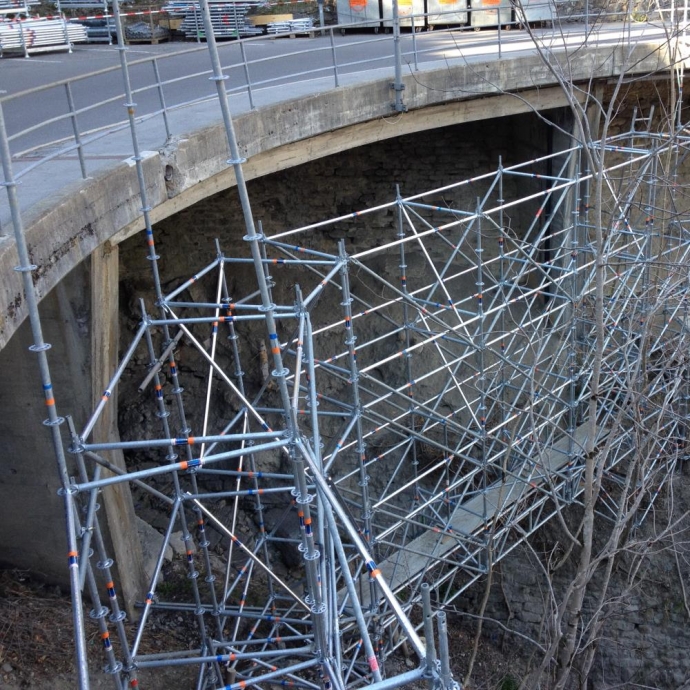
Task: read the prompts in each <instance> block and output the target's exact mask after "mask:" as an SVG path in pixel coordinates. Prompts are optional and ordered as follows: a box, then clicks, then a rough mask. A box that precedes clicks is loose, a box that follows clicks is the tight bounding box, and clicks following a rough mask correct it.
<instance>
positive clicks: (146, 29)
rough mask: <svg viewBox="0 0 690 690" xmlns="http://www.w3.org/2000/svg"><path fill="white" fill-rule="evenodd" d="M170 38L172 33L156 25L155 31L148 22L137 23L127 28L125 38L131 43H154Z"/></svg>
mask: <svg viewBox="0 0 690 690" xmlns="http://www.w3.org/2000/svg"><path fill="white" fill-rule="evenodd" d="M169 37H170V32H169V31H168V30H167V29H164V28H163V27H162V26H159V25H158V24H154V26H153V30H152V29H151V24H150V23H148V22H143V21H142V22H135V23H134V24H129V25H128V26H126V27H125V38H126V39H128V40H130V41H153V40H161V39H165V38H169Z"/></svg>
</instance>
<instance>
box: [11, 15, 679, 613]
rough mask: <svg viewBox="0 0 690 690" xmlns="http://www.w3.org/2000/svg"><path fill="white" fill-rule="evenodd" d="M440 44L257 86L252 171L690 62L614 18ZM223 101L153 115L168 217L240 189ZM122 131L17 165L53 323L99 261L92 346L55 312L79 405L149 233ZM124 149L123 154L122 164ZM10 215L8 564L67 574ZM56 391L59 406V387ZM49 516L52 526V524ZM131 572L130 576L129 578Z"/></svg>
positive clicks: (123, 556)
mask: <svg viewBox="0 0 690 690" xmlns="http://www.w3.org/2000/svg"><path fill="white" fill-rule="evenodd" d="M433 39H434V41H436V44H434V46H433V48H432V49H430V50H429V52H428V54H426V57H425V58H424V59H420V60H419V62H418V64H417V65H416V66H415V65H414V63H413V60H412V59H410V62H409V64H408V67H407V69H406V70H404V72H403V75H402V81H401V83H400V84H398V85H397V88H396V84H395V83H394V80H395V77H394V72H393V71H392V69H391V68H388V67H387V68H380V67H374V68H372V69H370V70H369V69H367V70H362V69H358V70H357V71H356V72H350V73H343V74H339V76H338V81H339V84H338V86H337V87H334V86H333V83H332V79H331V78H330V77H318V78H315V79H311V80H309V81H290V80H289V78H286V80H285V81H284V83H281V85H280V86H279V87H274V88H271V89H265V90H261V89H256V90H254V91H253V92H252V93H251V94H250V93H248V92H247V91H246V89H245V90H241V89H240V93H239V94H238V95H237V96H233V107H234V125H235V130H236V133H237V139H238V141H239V144H240V147H241V153H242V155H243V156H244V157H246V159H247V161H246V163H245V165H244V173H245V176H246V178H247V179H249V180H251V179H255V178H260V177H262V176H265V175H268V174H270V173H273V172H277V171H281V170H285V169H288V168H290V167H293V166H298V165H301V164H302V163H305V162H307V161H311V160H314V159H317V158H321V157H326V156H329V155H332V154H334V153H338V152H343V151H347V150H349V149H352V148H355V147H359V146H363V145H366V144H370V143H373V142H377V141H382V140H384V139H390V138H394V137H399V136H402V135H405V134H410V133H415V132H420V131H424V130H428V129H436V128H442V127H446V126H450V125H455V124H459V123H464V122H471V121H475V120H483V119H488V118H498V117H503V116H508V115H516V114H520V113H528V112H534V111H536V112H539V111H546V110H552V109H555V108H563V107H567V106H568V105H569V104H570V103H572V101H573V100H576V101H578V102H580V103H581V104H582V105H583V106H584V107H585V108H586V107H588V104H589V103H591V102H592V100H593V99H596V98H597V97H598V95H599V96H600V94H601V87H602V85H604V84H606V83H607V82H608V81H609V80H616V79H618V78H620V77H622V76H624V75H625V76H634V75H644V76H645V77H651V78H652V79H656V78H659V79H668V78H669V73H670V72H669V70H670V69H671V68H672V67H673V66H674V64H677V62H678V57H677V56H678V55H681V58H682V59H684V54H685V53H684V49H685V48H684V44H682V45H681V42H680V39H679V37H677V36H673V37H672V38H671V39H669V37H668V36H666V34H665V32H664V30H663V29H654V28H652V27H648V26H640V27H636V28H635V33H631V31H630V30H629V29H627V28H626V30H625V31H620V30H619V28H618V27H615V26H614V27H608V28H602V29H601V30H600V31H599V32H598V33H597V34H596V36H589V37H588V40H587V42H586V44H585V42H584V38H583V34H582V32H581V31H579V30H578V29H577V28H573V30H572V31H571V32H568V33H567V34H562V33H557V32H554V33H553V34H551V33H550V32H542V33H540V34H539V36H538V43H537V45H538V46H539V48H540V49H539V50H537V49H536V48H535V45H534V43H533V40H532V39H531V38H529V37H528V36H527V35H525V34H522V35H519V36H511V37H510V39H509V40H508V41H506V42H505V43H504V44H502V46H501V54H500V55H499V54H498V50H497V47H496V45H495V44H494V43H489V44H488V45H487V44H486V43H483V42H479V43H478V44H477V43H473V40H472V39H469V40H465V39H463V41H462V42H458V41H457V40H456V39H455V38H453V39H452V45H441V46H439V44H438V42H439V41H443V39H442V38H439V37H438V36H434V37H433ZM312 40H313V41H321V40H322V39H312ZM409 40H412V37H411V38H410V39H409ZM416 40H418V41H420V42H421V41H423V40H424V39H422V38H416ZM430 40H431V39H430ZM482 41H485V39H484V38H483V37H482ZM324 44H325V39H324ZM310 45H312V43H311V42H310ZM314 45H316V44H314ZM391 45H392V44H391ZM322 47H323V46H322ZM679 48H682V51H681V52H680V53H679ZM420 54H422V55H423V52H421V50H420ZM432 58H433V59H432ZM377 59H378V58H377ZM336 72H337V70H336ZM205 76H206V75H204V78H205ZM573 85H574V86H575V88H572V87H573ZM401 87H404V89H401ZM396 92H397V93H402V95H403V105H404V108H398V109H397V110H396V109H395V107H394V103H395V95H396ZM30 96H31V94H27V95H26V96H18V97H16V98H9V97H6V98H4V99H2V100H0V103H1V104H2V106H3V108H4V109H5V110H7V109H8V108H12V107H14V106H15V105H16V103H17V102H18V101H19V99H21V98H29V97H30ZM252 105H253V106H254V107H252ZM215 108H216V105H215V103H213V102H208V101H204V102H201V103H195V104H192V105H185V106H184V107H180V108H172V107H171V106H170V105H169V104H168V105H167V106H166V116H167V123H166V126H167V130H166V128H164V127H163V126H162V119H161V117H160V116H158V117H157V118H150V119H147V120H145V121H143V122H141V123H139V124H138V126H137V131H138V135H139V137H140V147H141V148H142V150H143V151H144V153H143V155H142V158H143V161H142V162H143V171H144V179H145V184H146V189H147V194H148V199H149V204H150V214H151V219H152V221H153V222H154V223H156V222H159V221H161V220H164V219H166V218H169V217H171V216H173V215H174V214H176V213H178V212H180V211H182V210H184V209H186V208H188V207H190V206H191V205H193V204H195V203H197V202H199V201H200V200H203V199H205V198H206V197H209V196H211V195H213V194H215V193H217V192H219V191H222V190H225V189H228V188H230V187H232V186H233V185H234V184H235V178H234V173H233V171H232V167H231V166H229V165H228V162H227V159H228V153H227V145H226V138H225V130H224V128H223V126H222V123H220V122H219V114H218V112H217V111H216V110H215ZM72 114H74V112H73V113H72ZM78 114H79V115H81V113H78ZM190 123H193V124H190ZM110 129H112V130H113V131H112V132H110V130H105V132H107V133H106V134H105V135H104V136H101V135H100V134H97V135H96V136H97V137H98V138H97V139H96V140H95V141H94V143H93V144H90V145H89V146H88V147H86V146H85V148H84V155H83V159H82V164H83V165H84V166H85V167H86V168H87V173H88V176H87V177H85V179H79V176H78V173H79V164H78V163H79V162H78V161H77V160H75V154H76V153H78V152H79V151H78V149H75V148H71V149H70V151H69V152H68V153H67V154H66V155H60V154H59V153H58V155H56V154H55V149H54V148H53V149H48V156H47V159H46V160H45V162H43V163H42V165H41V166H36V167H34V166H35V164H36V163H37V162H38V161H39V159H40V158H41V157H42V156H44V155H45V153H46V150H47V149H46V146H45V144H44V143H43V142H39V143H38V144H36V143H34V144H32V146H31V150H29V151H28V152H22V151H15V155H14V156H13V159H12V165H13V169H14V171H15V173H16V174H17V175H20V176H21V178H20V182H21V184H20V186H19V188H18V191H19V199H20V208H19V209H18V210H19V211H20V212H21V217H22V219H23V227H24V232H25V236H26V239H27V243H28V246H29V249H30V256H31V261H32V263H33V264H35V266H36V270H35V271H34V274H33V275H34V285H35V288H36V290H37V292H38V295H39V297H40V298H43V297H46V296H48V295H50V296H49V298H48V299H49V300H51V301H50V302H49V305H50V306H49V308H48V309H47V310H46V311H47V312H48V320H50V318H51V316H50V313H51V312H52V313H55V312H59V303H60V300H64V299H65V296H64V295H62V296H61V295H60V292H59V289H58V290H55V288H59V286H60V285H62V284H63V281H64V280H65V279H66V278H67V277H68V276H69V275H70V274H72V275H73V271H74V270H75V269H78V268H79V267H81V268H82V269H83V268H84V267H85V266H87V267H88V271H89V273H90V278H89V279H88V280H87V281H86V284H88V289H89V291H90V302H91V322H90V325H89V331H90V349H89V351H88V352H85V351H84V350H83V346H77V345H75V342H74V336H73V334H71V333H70V330H72V329H73V328H74V324H73V323H69V324H67V327H64V326H61V325H60V324H59V323H56V324H54V327H53V328H52V336H54V337H53V338H52V340H53V346H54V347H55V349H56V350H58V351H60V352H62V353H63V354H64V355H65V357H66V358H65V359H64V360H63V365H62V366H63V367H65V369H66V371H65V376H69V377H71V378H72V380H73V381H74V379H75V378H79V377H81V379H82V382H83V384H84V385H83V386H82V393H81V394H80V395H81V396H82V399H81V400H80V401H79V402H78V405H76V406H77V407H81V408H83V409H85V408H88V407H89V405H90V404H91V400H90V399H89V398H92V397H97V396H99V395H100V394H101V392H102V391H103V389H104V388H105V382H106V379H105V378H104V377H105V376H106V374H105V373H101V372H108V371H110V370H112V368H113V366H114V364H115V363H116V362H117V356H118V353H117V350H118V326H117V319H116V313H117V308H118V299H117V286H118V270H119V268H118V250H117V247H118V244H119V243H121V242H123V241H124V240H126V239H127V238H129V237H131V236H132V235H133V234H135V233H138V232H140V231H141V230H142V229H143V222H142V215H141V209H140V206H141V203H140V198H139V186H138V178H137V170H136V166H135V165H134V164H133V161H132V160H131V159H129V158H128V156H127V153H128V152H129V151H130V150H131V149H130V147H131V139H129V138H128V137H129V132H128V131H127V130H126V129H122V128H119V129H118V128H116V127H111V128H110ZM80 136H83V137H84V138H90V137H92V136H93V135H91V134H88V135H87V134H83V135H80ZM82 143H83V142H82ZM67 145H68V146H72V143H71V142H68V144H67ZM19 148H20V149H21V148H22V147H21V146H19ZM123 154H124V155H123ZM118 156H119V157H120V158H121V160H119V161H117V162H115V163H113V162H112V161H113V159H114V158H117V157H118ZM70 159H71V160H70ZM5 162H7V158H6V160H5ZM8 170H9V168H6V173H5V174H6V176H7V175H8V172H7V171H8ZM75 173H76V174H75ZM15 211H17V209H15ZM15 217H16V216H15ZM0 224H1V227H2V232H3V233H4V234H5V236H4V237H2V238H0V276H1V280H2V290H1V291H0V348H4V361H5V363H6V364H5V365H3V367H2V368H1V370H0V390H1V391H2V393H0V407H1V409H2V411H3V415H2V417H3V418H2V421H0V430H1V432H2V433H3V435H4V436H5V438H6V439H8V440H7V442H6V444H5V453H6V457H5V458H4V459H3V461H2V462H0V496H1V497H2V500H3V505H4V506H5V509H6V511H7V514H8V515H9V516H10V518H9V519H8V520H6V521H4V522H3V525H2V526H1V527H0V544H8V545H10V546H9V547H8V548H6V549H5V554H6V556H5V558H6V560H7V561H8V562H11V563H12V564H14V565H20V566H23V567H29V568H31V569H34V570H42V571H44V572H46V573H49V574H51V575H55V574H57V573H60V572H61V570H62V569H63V568H64V547H63V543H64V536H62V535H63V532H64V530H63V526H62V520H61V513H62V503H61V500H60V499H58V498H57V496H56V495H55V489H56V487H57V481H56V480H53V479H52V477H48V476H47V474H48V473H47V472H46V470H45V466H46V462H45V454H43V455H42V454H41V452H40V448H41V447H42V445H43V439H35V438H33V436H34V433H33V430H31V429H30V430H27V429H26V427H27V418H28V417H31V416H33V417H35V418H36V419H38V420H40V417H41V414H40V412H38V411H35V410H32V409H30V408H32V405H33V403H34V402H35V400H34V398H35V397H36V398H37V397H38V396H34V395H33V393H25V392H22V387H23V386H24V385H25V382H26V379H27V378H28V377H30V376H31V374H30V373H28V372H29V368H28V366H25V365H24V364H23V363H21V364H20V363H19V359H18V358H19V356H20V352H21V350H22V349H23V348H24V347H26V346H27V345H28V344H30V342H31V340H30V335H29V334H28V332H27V331H26V330H25V331H24V333H23V335H22V331H21V330H20V326H21V324H22V322H23V321H24V319H25V318H26V306H25V300H24V298H23V290H22V286H21V279H20V276H19V274H18V273H17V272H15V271H13V270H12V269H13V268H14V267H15V266H16V265H17V264H18V258H17V252H16V247H15V244H14V240H13V238H12V236H11V234H10V233H11V230H12V219H11V218H10V216H9V212H8V209H7V207H6V206H5V205H3V206H2V207H0ZM56 307H57V308H56ZM56 339H57V340H56ZM10 362H11V363H12V365H10V366H8V365H9V363H10ZM59 376H60V374H58V375H57V377H59ZM57 377H56V378H57ZM56 389H57V390H58V402H59V390H60V388H59V386H56ZM73 397H74V399H73V400H72V401H71V402H72V403H73V404H76V402H77V398H78V397H79V396H78V395H76V394H75V395H74V396H73ZM68 406H69V405H68ZM33 407H34V408H35V405H33ZM112 407H113V408H115V406H114V405H113V406H112ZM70 411H71V410H70ZM99 423H100V424H101V425H102V428H101V432H102V436H103V437H108V436H110V437H115V436H116V435H117V429H116V426H117V425H116V419H115V418H114V416H113V415H112V414H111V415H110V416H104V417H103V418H102V419H101V421H100V422H99ZM34 428H37V427H34ZM8 458H11V461H9V460H8ZM122 486H124V485H120V487H122ZM39 489H40V490H39ZM39 495H40V508H37V507H35V503H36V499H37V496H39ZM105 503H106V511H107V513H108V518H109V523H110V525H111V537H112V540H113V542H114V543H113V546H114V549H115V552H116V554H117V556H118V559H119V560H120V561H123V560H124V561H125V562H130V561H131V559H134V560H136V559H137V558H138V556H137V555H136V554H134V553H131V552H132V550H133V549H132V546H131V545H128V544H127V535H129V534H131V533H133V531H134V528H133V526H132V522H131V521H132V520H133V512H132V506H131V498H130V497H128V493H127V491H126V490H124V489H121V490H120V493H118V494H115V497H114V498H109V499H106V501H105ZM29 505H33V506H34V507H32V508H31V509H30V510H31V511H32V518H33V525H32V527H31V543H30V545H29V544H28V542H27V541H26V540H25V539H22V537H21V535H22V534H26V528H25V527H24V523H25V521H26V518H25V515H26V511H27V506H29ZM37 523H41V524H43V525H45V527H44V528H38V529H37V527H36V524H37ZM18 535H19V539H18V538H17V537H18ZM41 539H43V543H41ZM121 577H122V579H123V587H124V590H125V593H126V595H127V597H128V601H129V603H130V605H131V602H132V601H133V599H134V598H135V596H136V594H135V593H136V591H137V588H138V587H139V582H140V581H141V577H140V575H138V574H137V568H136V567H132V568H129V569H128V574H124V573H121ZM127 577H130V578H131V579H130V580H129V581H127V580H126V578H127Z"/></svg>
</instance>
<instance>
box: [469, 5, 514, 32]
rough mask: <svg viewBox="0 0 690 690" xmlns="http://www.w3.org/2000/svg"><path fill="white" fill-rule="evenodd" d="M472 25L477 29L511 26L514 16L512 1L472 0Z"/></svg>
mask: <svg viewBox="0 0 690 690" xmlns="http://www.w3.org/2000/svg"><path fill="white" fill-rule="evenodd" d="M470 4H471V7H472V13H471V15H470V24H471V25H472V26H474V27H476V28H479V27H482V26H498V25H499V24H509V23H510V19H511V15H512V5H511V3H510V0H470Z"/></svg>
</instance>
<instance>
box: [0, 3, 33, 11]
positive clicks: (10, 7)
mask: <svg viewBox="0 0 690 690" xmlns="http://www.w3.org/2000/svg"><path fill="white" fill-rule="evenodd" d="M39 4H40V0H26V2H24V0H0V12H2V13H11V12H21V11H22V10H25V9H26V8H27V7H29V6H30V5H39Z"/></svg>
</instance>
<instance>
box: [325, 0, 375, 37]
mask: <svg viewBox="0 0 690 690" xmlns="http://www.w3.org/2000/svg"><path fill="white" fill-rule="evenodd" d="M336 8H337V10H338V24H361V25H362V26H363V27H371V28H373V29H375V30H376V31H378V29H379V27H380V26H381V8H380V7H379V0H337V2H336ZM344 31H345V30H344V29H343V33H344Z"/></svg>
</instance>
